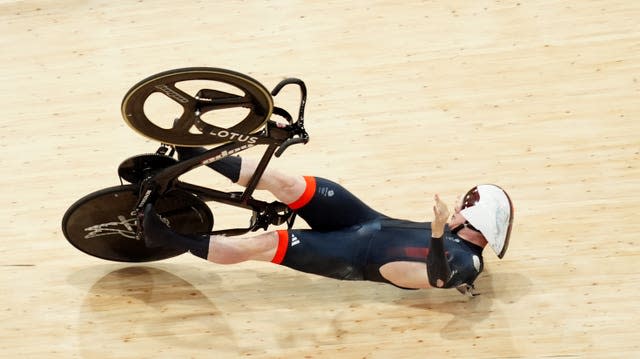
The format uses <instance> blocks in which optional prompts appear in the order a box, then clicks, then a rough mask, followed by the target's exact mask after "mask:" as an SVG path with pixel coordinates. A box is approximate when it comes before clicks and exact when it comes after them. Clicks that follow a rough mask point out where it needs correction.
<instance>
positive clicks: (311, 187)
mask: <svg viewBox="0 0 640 359" xmlns="http://www.w3.org/2000/svg"><path fill="white" fill-rule="evenodd" d="M304 181H305V182H306V183H307V186H306V187H305V189H304V192H303V193H302V195H301V196H300V198H298V199H297V200H295V201H294V202H293V203H289V208H291V209H293V210H296V209H300V208H302V207H304V206H305V205H306V204H307V203H309V201H311V198H313V195H314V194H315V193H316V179H315V177H310V176H305V177H304Z"/></svg>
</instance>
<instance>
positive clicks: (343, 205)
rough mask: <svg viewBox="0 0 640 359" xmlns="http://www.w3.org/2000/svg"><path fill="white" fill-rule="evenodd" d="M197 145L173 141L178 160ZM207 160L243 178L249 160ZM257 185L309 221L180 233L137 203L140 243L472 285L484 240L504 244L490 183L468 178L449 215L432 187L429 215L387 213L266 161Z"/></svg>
mask: <svg viewBox="0 0 640 359" xmlns="http://www.w3.org/2000/svg"><path fill="white" fill-rule="evenodd" d="M203 151H205V150H204V149H202V148H189V147H178V154H179V157H180V158H181V159H183V158H188V157H191V156H194V155H196V154H198V153H202V152H203ZM208 166H209V167H211V168H213V169H214V170H215V171H217V172H219V173H221V174H222V175H224V176H225V177H227V178H229V179H230V180H231V181H232V182H234V183H237V184H239V185H243V186H246V185H247V184H248V181H249V179H250V178H251V176H252V174H253V172H254V171H255V169H256V166H257V161H255V160H251V159H247V158H240V157H237V156H233V157H226V158H223V159H221V160H219V161H216V162H214V163H211V164H209V165H208ZM257 189H263V190H268V191H270V192H271V193H273V195H274V196H275V197H276V198H277V199H278V200H279V201H281V202H283V203H285V204H287V205H288V206H289V207H290V208H291V209H292V210H294V211H295V212H296V213H297V215H298V216H299V217H301V218H302V219H304V220H305V221H306V222H307V224H308V225H309V227H310V229H291V230H277V231H269V232H264V233H262V234H258V235H255V236H251V237H224V236H199V237H195V236H184V235H180V234H178V233H176V232H174V231H173V230H171V228H170V225H171V224H170V223H166V222H167V220H166V219H164V218H161V217H160V216H159V215H158V214H157V213H156V212H155V210H154V209H153V206H152V205H147V207H146V208H145V213H144V219H143V232H144V235H145V241H146V245H147V246H149V247H158V246H162V247H170V248H176V249H184V250H188V251H190V252H191V253H192V254H194V255H196V256H198V257H201V258H204V259H207V260H209V261H211V262H215V263H219V264H233V263H239V262H243V261H247V260H259V261H270V262H273V263H276V264H280V265H283V266H287V267H289V268H292V269H295V270H298V271H302V272H306V273H313V274H317V275H321V276H325V277H330V278H336V279H343V280H369V281H374V282H384V283H389V284H392V285H395V286H397V287H400V288H405V289H419V288H429V287H437V288H457V289H458V290H459V291H460V292H462V293H465V294H472V289H473V282H474V281H475V279H476V278H477V277H478V275H479V274H480V273H481V272H482V269H483V258H482V251H483V249H484V247H485V246H486V245H487V244H489V246H490V247H491V248H492V249H493V250H494V252H495V253H496V254H497V255H498V257H499V258H502V257H503V256H504V254H505V252H506V250H507V247H508V244H509V236H510V232H511V225H512V219H513V206H512V204H511V200H510V199H509V197H508V195H507V193H506V192H505V191H504V190H502V189H501V188H500V187H498V186H495V185H478V186H476V187H473V189H471V190H470V191H469V192H468V193H467V194H466V195H465V196H464V198H463V200H462V202H461V203H460V204H459V205H457V206H456V208H455V210H454V213H453V215H452V216H450V212H449V209H448V208H447V206H446V205H445V204H444V203H443V202H442V200H441V199H440V197H439V196H438V195H437V194H436V195H435V196H434V201H435V204H434V206H433V213H434V218H433V221H432V222H412V221H407V220H401V219H394V218H390V217H388V216H386V215H384V214H381V213H379V212H378V211H376V210H374V209H372V208H370V207H369V206H368V205H366V204H365V203H363V202H362V201H361V200H359V199H358V198H356V197H355V196H354V195H353V194H352V193H350V192H349V191H348V190H346V189H345V188H344V187H342V186H341V185H339V184H337V183H334V182H332V181H330V180H327V179H324V178H319V177H304V176H292V175H288V174H284V173H281V172H279V171H276V170H273V169H269V168H268V169H267V170H266V171H265V172H264V174H263V176H262V177H261V179H260V181H259V183H258V187H257Z"/></svg>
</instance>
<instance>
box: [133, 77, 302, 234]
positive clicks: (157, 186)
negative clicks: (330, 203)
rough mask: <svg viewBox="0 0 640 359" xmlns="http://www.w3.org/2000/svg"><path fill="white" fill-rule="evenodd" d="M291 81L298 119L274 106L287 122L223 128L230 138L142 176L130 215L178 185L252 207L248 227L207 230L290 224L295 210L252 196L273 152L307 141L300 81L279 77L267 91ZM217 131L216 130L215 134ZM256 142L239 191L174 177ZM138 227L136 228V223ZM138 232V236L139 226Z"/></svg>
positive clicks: (233, 231)
mask: <svg viewBox="0 0 640 359" xmlns="http://www.w3.org/2000/svg"><path fill="white" fill-rule="evenodd" d="M291 84H293V85H297V86H298V87H299V88H300V96H301V100H300V105H299V113H298V119H297V120H296V121H295V122H293V121H292V117H291V115H290V114H289V113H288V112H287V111H286V110H284V109H281V108H278V107H274V112H273V113H274V114H276V115H278V116H281V117H283V118H285V119H286V120H287V122H288V123H289V124H288V125H284V126H283V125H278V124H277V123H276V122H273V121H271V120H267V121H266V123H265V126H264V128H263V129H262V130H261V131H260V132H259V133H257V134H244V133H234V132H230V131H227V132H228V137H229V140H230V142H227V143H224V144H222V145H219V146H217V147H215V148H212V149H210V150H208V151H206V152H204V153H202V154H199V155H197V156H194V157H192V158H189V159H187V160H184V161H180V162H178V163H176V164H175V165H171V166H169V167H167V168H164V169H162V170H160V171H159V172H157V173H155V174H153V175H151V176H150V177H147V178H145V179H144V180H143V181H142V183H141V185H140V194H139V199H138V203H137V204H136V206H135V208H134V209H133V212H132V215H134V216H136V217H137V218H140V215H141V214H142V213H143V212H144V207H145V206H146V205H147V204H148V203H153V202H154V201H155V200H156V199H157V198H158V197H159V196H161V195H162V194H163V193H165V192H167V191H169V190H171V189H180V190H184V191H187V192H190V193H192V194H194V195H196V196H197V197H199V198H201V199H202V200H204V201H215V202H219V203H224V204H228V205H231V206H235V207H240V208H244V209H250V210H252V211H253V216H252V220H251V223H250V226H249V227H247V228H235V229H225V230H218V231H212V232H211V233H210V234H225V235H240V234H244V233H247V232H249V231H256V230H258V229H265V230H266V229H267V227H268V226H269V225H270V224H274V225H280V224H282V223H285V222H286V223H287V225H288V226H289V228H291V226H292V225H293V221H294V220H295V214H294V213H293V212H292V211H291V210H290V209H289V208H288V207H287V206H286V205H285V204H283V203H280V202H277V201H276V202H271V203H267V202H264V201H261V200H257V199H254V198H253V197H252V195H253V192H254V191H255V189H256V187H257V185H258V182H259V181H260V179H261V177H262V175H263V174H264V171H265V170H266V168H267V166H268V164H269V162H270V161H271V159H272V158H273V156H274V155H275V156H276V157H280V155H282V153H283V152H284V151H285V150H286V148H287V147H289V146H290V145H293V144H297V143H307V142H308V140H309V136H308V134H307V132H306V130H305V129H304V107H305V104H306V96H307V91H306V86H305V85H304V82H302V81H301V80H299V79H295V78H289V79H285V80H283V81H281V82H280V83H279V84H278V85H277V86H276V87H275V88H274V89H273V90H272V92H271V93H272V95H273V96H275V95H277V94H278V93H279V92H280V90H281V89H282V88H283V87H284V86H286V85H291ZM219 135H220V133H218V136H219ZM258 145H266V146H267V148H266V150H265V152H264V154H263V155H262V158H261V160H260V162H259V163H258V166H257V169H256V171H255V172H254V174H253V175H252V177H251V179H250V180H249V183H248V185H247V187H246V188H245V189H244V191H242V192H224V191H219V190H215V189H211V188H206V187H202V186H198V185H194V184H191V183H187V182H182V181H180V180H178V177H180V176H181V175H183V174H185V173H187V172H189V171H191V170H193V169H195V168H198V167H200V166H203V165H206V164H208V163H212V162H214V161H217V160H220V159H223V158H225V157H228V156H231V155H235V154H237V153H240V152H242V151H244V150H247V149H249V148H252V147H255V146H258ZM167 150H168V147H167V145H165V144H162V145H161V147H160V148H159V149H158V153H160V154H164V153H166V151H167ZM138 228H140V226H139V227H138ZM138 236H141V233H140V231H139V230H138Z"/></svg>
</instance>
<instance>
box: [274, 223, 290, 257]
mask: <svg viewBox="0 0 640 359" xmlns="http://www.w3.org/2000/svg"><path fill="white" fill-rule="evenodd" d="M276 232H277V233H278V248H276V254H275V255H274V256H273V259H272V260H271V263H275V264H280V263H282V260H283V259H284V255H285V254H286V253H287V247H289V232H287V231H285V230H279V231H276Z"/></svg>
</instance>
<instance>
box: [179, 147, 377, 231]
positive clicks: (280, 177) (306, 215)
mask: <svg viewBox="0 0 640 359" xmlns="http://www.w3.org/2000/svg"><path fill="white" fill-rule="evenodd" d="M178 150H179V151H180V149H178ZM179 153H180V152H179ZM258 163H259V162H258V161H257V160H255V159H252V158H245V157H243V158H240V157H226V158H223V159H221V160H218V161H216V162H214V163H212V164H210V165H209V166H210V167H211V168H213V169H214V170H215V171H217V172H219V173H221V174H222V175H224V176H226V177H227V178H229V179H231V180H232V181H233V182H235V183H237V184H239V185H241V186H246V185H248V184H249V181H250V179H251V177H252V176H253V174H254V172H255V170H256V168H257V166H258ZM256 188H257V189H259V190H267V191H269V192H271V193H272V194H273V195H274V196H275V197H276V199H278V200H279V201H280V202H282V203H285V204H287V205H289V207H290V208H291V209H293V210H295V211H296V212H297V213H298V215H299V216H300V217H301V218H302V219H304V220H305V221H306V222H307V223H308V224H309V226H311V228H313V229H317V230H321V231H330V230H336V229H340V228H344V227H349V226H352V225H356V224H360V223H363V222H367V221H370V220H372V219H375V218H379V217H382V216H383V215H382V214H380V213H378V212H376V211H374V210H373V209H371V208H370V207H369V206H367V205H366V204H365V203H363V202H362V201H361V200H360V199H358V198H357V197H356V196H354V195H353V194H352V193H351V192H349V191H348V190H347V189H345V188H344V187H342V186H341V185H339V184H337V183H335V182H332V181H330V180H327V179H324V178H319V177H304V176H300V175H289V174H286V173H282V172H280V171H278V170H275V169H272V168H267V169H266V170H265V172H264V173H263V175H262V177H261V178H260V181H259V182H258V185H257V187H256Z"/></svg>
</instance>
